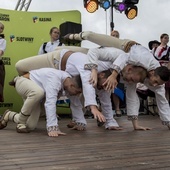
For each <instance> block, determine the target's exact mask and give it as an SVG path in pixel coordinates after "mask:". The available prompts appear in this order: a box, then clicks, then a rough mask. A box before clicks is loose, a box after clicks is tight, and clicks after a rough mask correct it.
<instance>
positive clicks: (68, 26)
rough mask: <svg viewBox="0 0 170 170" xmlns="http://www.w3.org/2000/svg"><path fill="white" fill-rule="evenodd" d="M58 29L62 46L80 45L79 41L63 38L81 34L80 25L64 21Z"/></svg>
mask: <svg viewBox="0 0 170 170" xmlns="http://www.w3.org/2000/svg"><path fill="white" fill-rule="evenodd" d="M59 29H60V42H62V43H64V44H76V43H80V41H77V40H66V39H64V38H63V37H64V36H65V35H67V34H70V33H71V34H75V33H80V32H82V25H81V24H78V23H75V22H70V21H66V22H64V23H62V24H60V26H59Z"/></svg>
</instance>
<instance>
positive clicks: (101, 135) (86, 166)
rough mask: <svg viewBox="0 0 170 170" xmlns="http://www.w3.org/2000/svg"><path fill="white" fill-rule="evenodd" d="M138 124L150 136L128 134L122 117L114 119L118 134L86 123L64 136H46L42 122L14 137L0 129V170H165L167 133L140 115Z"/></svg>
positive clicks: (168, 168)
mask: <svg viewBox="0 0 170 170" xmlns="http://www.w3.org/2000/svg"><path fill="white" fill-rule="evenodd" d="M139 120H140V124H141V125H145V126H149V127H153V129H152V130H151V131H134V130H133V128H132V124H131V122H130V121H128V120H127V119H126V116H122V117H121V118H117V121H118V122H119V124H120V125H121V126H122V127H123V128H124V129H123V130H122V131H108V130H105V129H104V128H103V127H100V128H99V127H97V126H96V121H95V120H94V119H87V122H88V129H87V130H86V131H83V132H80V131H75V130H71V129H68V128H67V127H66V125H67V123H68V122H69V118H63V119H62V120H60V122H59V124H60V128H61V130H62V131H64V132H66V133H67V136H60V137H56V138H51V137H48V136H47V134H46V130H45V120H44V119H42V118H41V119H40V122H39V125H38V127H37V129H36V130H35V131H34V132H31V133H29V134H18V133H17V132H16V131H15V124H14V123H12V122H10V123H9V124H8V127H7V128H6V129H4V130H0V170H170V161H169V160H170V131H169V130H168V128H167V127H165V126H163V125H161V122H160V119H159V117H158V116H152V115H141V116H140V117H139Z"/></svg>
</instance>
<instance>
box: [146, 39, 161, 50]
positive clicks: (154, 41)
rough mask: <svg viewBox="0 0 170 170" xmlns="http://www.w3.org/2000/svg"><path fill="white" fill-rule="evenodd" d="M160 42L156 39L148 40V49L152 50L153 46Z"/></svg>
mask: <svg viewBox="0 0 170 170" xmlns="http://www.w3.org/2000/svg"><path fill="white" fill-rule="evenodd" d="M160 44H161V43H160V42H159V41H157V40H153V41H149V43H148V47H149V49H150V50H152V49H153V48H155V47H158V46H159V45H160Z"/></svg>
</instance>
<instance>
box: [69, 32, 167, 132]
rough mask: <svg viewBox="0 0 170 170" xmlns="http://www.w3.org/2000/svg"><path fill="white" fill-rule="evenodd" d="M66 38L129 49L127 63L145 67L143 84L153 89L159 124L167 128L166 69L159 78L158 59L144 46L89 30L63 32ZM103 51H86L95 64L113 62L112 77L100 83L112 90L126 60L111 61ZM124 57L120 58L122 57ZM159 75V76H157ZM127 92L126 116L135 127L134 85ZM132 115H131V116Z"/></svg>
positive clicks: (136, 113)
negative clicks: (75, 32) (104, 61)
mask: <svg viewBox="0 0 170 170" xmlns="http://www.w3.org/2000/svg"><path fill="white" fill-rule="evenodd" d="M66 38H69V39H73V38H74V39H76V40H89V41H91V42H94V43H97V44H99V45H102V46H108V47H116V48H119V49H122V50H123V51H125V52H129V53H128V55H129V58H128V63H130V64H133V65H139V66H142V67H144V68H145V69H147V71H148V74H149V79H147V80H146V81H145V82H144V84H145V85H146V86H147V87H148V88H149V89H150V90H152V91H154V92H155V95H156V100H157V105H158V109H159V114H160V118H161V120H162V123H163V125H167V126H168V127H170V115H169V113H170V108H169V104H168V101H167V100H166V98H165V88H164V85H163V84H164V83H165V82H167V81H168V80H169V70H165V72H162V76H161V78H160V74H159V73H158V71H156V68H158V67H160V64H159V62H158V61H156V60H155V58H154V57H153V55H152V54H151V53H150V51H149V50H148V49H146V48H145V47H143V46H141V45H139V44H138V43H136V42H135V41H131V40H127V39H124V40H121V39H117V38H114V37H111V36H108V35H104V34H96V33H93V32H82V33H80V34H70V35H67V36H66ZM105 53H106V50H104V51H103V53H102V50H99V49H98V50H97V49H94V50H92V51H91V52H90V51H89V60H90V61H91V62H92V63H93V64H96V63H97V60H98V59H100V60H107V61H114V65H115V67H114V71H113V72H112V76H111V77H110V79H108V80H107V81H106V82H105V83H104V85H106V89H112V88H114V87H115V86H116V77H117V75H118V74H119V73H120V71H121V69H122V68H123V67H124V64H125V63H127V61H125V60H126V58H124V57H118V59H117V60H114V58H113V56H112V55H110V57H109V55H108V52H107V54H106V55H107V56H106V55H105ZM123 58H124V59H123ZM165 73H166V74H167V75H166V77H164V74H165ZM157 75H159V76H157ZM92 79H93V80H92V81H93V83H95V82H94V81H95V79H96V78H94V77H93V78H92ZM126 93H127V95H126V97H127V100H126V102H127V114H128V115H129V119H132V122H133V125H134V128H135V129H136V126H135V124H136V123H135V122H136V121H135V119H137V115H138V108H139V99H138V96H137V94H136V85H135V84H134V85H130V86H129V87H127V91H126ZM133 115H134V116H133Z"/></svg>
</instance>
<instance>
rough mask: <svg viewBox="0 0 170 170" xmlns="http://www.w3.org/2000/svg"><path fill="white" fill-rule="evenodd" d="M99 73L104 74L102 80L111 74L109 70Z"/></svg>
mask: <svg viewBox="0 0 170 170" xmlns="http://www.w3.org/2000/svg"><path fill="white" fill-rule="evenodd" d="M101 73H104V78H108V77H109V76H110V75H111V74H112V72H111V70H110V69H109V70H104V71H102V72H101Z"/></svg>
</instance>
